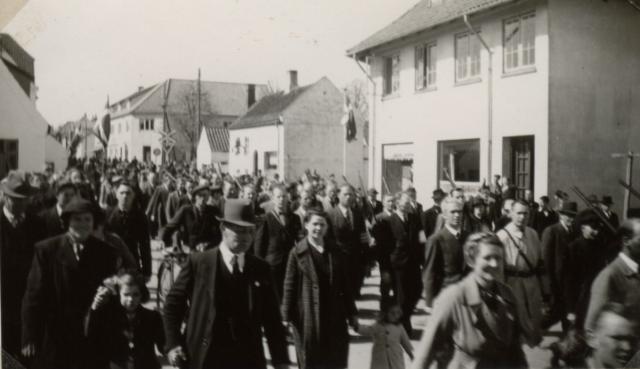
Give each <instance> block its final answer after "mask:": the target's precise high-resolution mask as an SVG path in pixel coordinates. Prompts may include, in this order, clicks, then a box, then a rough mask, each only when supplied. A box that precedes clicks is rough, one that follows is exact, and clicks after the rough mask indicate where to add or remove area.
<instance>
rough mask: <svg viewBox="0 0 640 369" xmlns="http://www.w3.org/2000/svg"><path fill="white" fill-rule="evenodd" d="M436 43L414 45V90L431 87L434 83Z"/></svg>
mask: <svg viewBox="0 0 640 369" xmlns="http://www.w3.org/2000/svg"><path fill="white" fill-rule="evenodd" d="M436 60H437V53H436V45H435V44H427V45H420V46H418V47H416V90H423V89H425V88H429V87H433V86H435V84H436Z"/></svg>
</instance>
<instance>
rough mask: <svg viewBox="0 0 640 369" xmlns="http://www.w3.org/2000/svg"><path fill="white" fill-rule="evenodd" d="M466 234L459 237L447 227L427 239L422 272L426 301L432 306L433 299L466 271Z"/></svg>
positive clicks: (459, 278)
mask: <svg viewBox="0 0 640 369" xmlns="http://www.w3.org/2000/svg"><path fill="white" fill-rule="evenodd" d="M465 238H466V236H465V235H464V234H461V235H460V237H459V239H457V238H456V237H455V236H454V235H453V234H451V232H450V231H449V229H448V228H447V227H443V228H442V229H441V230H439V231H437V232H436V233H434V234H433V235H432V236H431V237H429V239H428V240H427V247H426V253H425V262H424V268H423V272H422V278H423V282H424V291H425V303H426V304H427V306H429V307H431V305H432V304H433V300H434V299H435V297H436V296H438V294H439V293H440V291H442V290H443V289H444V288H445V287H447V286H449V285H451V284H454V283H456V282H458V281H459V280H461V279H462V277H464V274H465V273H466V263H465V260H464V253H463V251H462V245H463V242H464V240H465Z"/></svg>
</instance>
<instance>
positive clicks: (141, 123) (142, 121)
mask: <svg viewBox="0 0 640 369" xmlns="http://www.w3.org/2000/svg"><path fill="white" fill-rule="evenodd" d="M139 122H140V130H141V131H143V130H144V119H140V121H139Z"/></svg>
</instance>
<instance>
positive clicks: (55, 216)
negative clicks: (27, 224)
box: [40, 182, 78, 238]
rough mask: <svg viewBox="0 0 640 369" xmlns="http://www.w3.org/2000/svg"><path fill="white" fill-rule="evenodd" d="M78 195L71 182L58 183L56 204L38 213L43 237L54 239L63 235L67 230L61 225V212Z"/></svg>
mask: <svg viewBox="0 0 640 369" xmlns="http://www.w3.org/2000/svg"><path fill="white" fill-rule="evenodd" d="M77 194H78V192H77V190H76V187H75V186H74V185H73V183H71V182H62V183H59V184H58V186H57V188H56V204H55V205H54V206H52V207H50V208H49V209H46V210H44V211H43V212H41V213H40V219H42V223H43V224H44V232H45V237H46V238H49V237H54V236H58V235H61V234H63V233H64V232H66V231H67V230H66V229H65V228H64V224H62V218H61V217H60V215H62V210H63V209H64V207H65V206H67V204H68V203H69V202H71V200H73V198H74V197H76V196H77Z"/></svg>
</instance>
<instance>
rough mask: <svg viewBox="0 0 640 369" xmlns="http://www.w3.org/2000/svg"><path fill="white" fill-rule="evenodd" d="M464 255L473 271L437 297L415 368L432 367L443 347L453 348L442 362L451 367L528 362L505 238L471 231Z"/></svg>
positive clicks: (510, 365)
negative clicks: (509, 282)
mask: <svg viewBox="0 0 640 369" xmlns="http://www.w3.org/2000/svg"><path fill="white" fill-rule="evenodd" d="M464 256H465V261H466V263H467V264H468V265H469V267H470V268H471V269H472V272H471V273H469V275H467V277H465V278H464V279H463V280H462V281H460V282H458V283H456V284H454V285H452V286H450V287H448V288H447V289H445V290H444V291H443V292H441V294H440V295H439V296H438V298H437V299H436V301H435V303H434V308H433V311H432V313H431V317H430V318H429V324H428V325H427V327H426V330H425V331H424V334H423V335H422V340H421V341H420V343H419V345H418V349H417V350H416V351H417V353H416V360H415V361H414V362H413V364H412V368H414V369H423V368H429V367H430V366H431V364H432V362H433V361H435V360H436V356H439V357H441V355H442V354H443V351H445V355H444V356H450V355H451V354H453V357H452V359H451V361H450V362H449V363H448V366H447V363H440V364H441V365H442V364H444V365H445V366H447V367H448V368H467V367H474V368H526V367H527V362H526V359H525V355H524V352H523V350H522V347H521V343H520V342H521V340H520V335H521V334H526V332H525V331H524V330H523V329H522V327H521V325H520V322H519V321H518V314H517V311H516V308H517V307H516V304H515V303H514V297H513V294H512V292H511V290H510V289H509V287H508V286H506V285H505V284H503V283H502V282H501V280H502V278H503V269H504V246H503V244H502V242H500V240H499V239H498V238H497V237H496V236H495V235H493V234H491V233H488V232H483V233H475V234H472V235H471V236H469V238H468V239H467V241H466V243H465V245H464ZM451 347H453V352H451V351H449V352H446V351H447V350H450V349H449V348H451ZM446 354H449V355H446Z"/></svg>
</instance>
